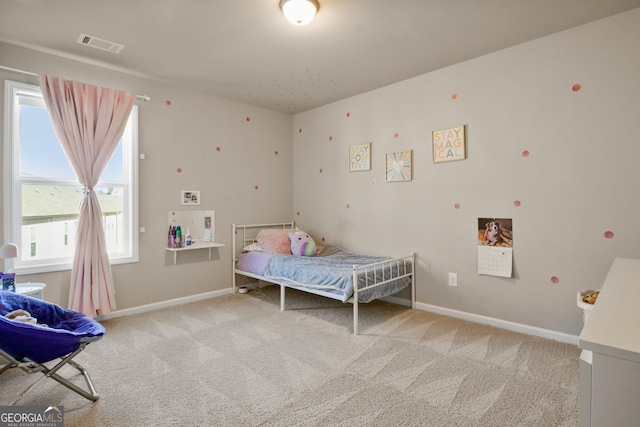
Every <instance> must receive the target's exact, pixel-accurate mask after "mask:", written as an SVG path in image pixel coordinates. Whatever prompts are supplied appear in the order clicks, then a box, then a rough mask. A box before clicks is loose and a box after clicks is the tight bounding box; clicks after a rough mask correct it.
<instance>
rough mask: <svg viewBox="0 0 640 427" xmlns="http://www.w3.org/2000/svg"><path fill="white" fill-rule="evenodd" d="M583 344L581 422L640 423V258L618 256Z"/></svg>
mask: <svg viewBox="0 0 640 427" xmlns="http://www.w3.org/2000/svg"><path fill="white" fill-rule="evenodd" d="M579 347H580V348H581V349H583V355H582V357H581V361H580V384H579V387H580V394H579V425H580V426H594V427H616V426H621V427H629V426H640V260H637V259H628V258H616V259H615V260H614V262H613V265H612V266H611V269H610V270H609V273H608V274H607V277H606V279H605V281H604V284H603V286H602V289H601V290H600V294H599V295H598V299H597V301H596V303H595V305H594V306H593V311H592V312H591V316H590V317H589V320H588V322H587V323H586V324H585V326H584V328H583V329H582V333H581V334H580V340H579ZM589 352H590V353H589ZM589 362H590V363H589Z"/></svg>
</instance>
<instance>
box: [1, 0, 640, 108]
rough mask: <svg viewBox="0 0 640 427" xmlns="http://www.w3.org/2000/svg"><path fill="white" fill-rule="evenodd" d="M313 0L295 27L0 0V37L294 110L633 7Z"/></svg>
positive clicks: (622, 0)
mask: <svg viewBox="0 0 640 427" xmlns="http://www.w3.org/2000/svg"><path fill="white" fill-rule="evenodd" d="M319 2H320V10H319V12H318V15H317V16H316V18H315V20H314V21H312V22H311V24H309V25H307V26H304V27H296V26H294V25H292V24H290V23H288V22H287V21H286V20H285V19H284V17H283V16H282V14H281V12H280V9H279V7H278V3H279V0H0V40H1V41H5V42H8V43H13V44H17V45H20V46H25V47H30V48H34V49H38V50H43V51H46V52H50V53H51V52H53V53H57V54H60V55H63V56H67V57H71V58H74V59H79V60H82V61H87V62H91V63H96V64H99V65H103V66H108V67H110V68H114V69H118V70H124V71H128V72H131V73H134V74H137V75H142V76H146V77H151V78H155V79H159V80H161V81H166V82H171V83H173V84H176V85H179V86H184V87H190V88H197V89H199V90H202V91H206V92H209V93H212V94H216V95H219V96H223V97H226V98H231V99H235V100H238V101H242V102H246V103H249V104H254V105H259V106H262V107H266V108H270V109H274V110H278V111H283V112H288V113H297V112H301V111H305V110H308V109H311V108H314V107H317V106H320V105H324V104H327V103H330V102H333V101H336V100H339V99H344V98H347V97H350V96H353V95H356V94H359V93H363V92H366V91H369V90H372V89H376V88H379V87H382V86H385V85H388V84H391V83H394V82H397V81H401V80H404V79H407V78H410V77H414V76H417V75H420V74H424V73H426V72H429V71H433V70H436V69H439V68H443V67H446V66H449V65H452V64H455V63H458V62H461V61H465V60H468V59H471V58H474V57H478V56H481V55H485V54H487V53H490V52H494V51H497V50H500V49H504V48H507V47H510V46H513V45H516V44H520V43H523V42H526V41H528V40H532V39H535V38H539V37H542V36H545V35H548V34H552V33H556V32H558V31H562V30H565V29H568V28H572V27H575V26H578V25H581V24H585V23H588V22H591V21H594V20H597V19H601V18H605V17H607V16H611V15H614V14H617V13H621V12H624V11H627V10H630V9H634V8H637V7H640V0H393V1H392V0H386V1H385V0H319ZM81 33H85V34H89V35H92V36H95V37H99V38H102V39H106V40H109V41H112V42H116V43H120V44H123V45H124V46H125V48H124V49H123V50H122V52H121V53H120V54H118V55H116V54H112V53H109V52H105V51H101V50H96V49H92V48H89V47H87V46H83V45H80V44H77V43H76V40H77V39H78V37H79V35H80V34H81ZM0 65H5V66H6V65H7V64H4V63H3V62H2V58H0ZM62 77H64V76H62Z"/></svg>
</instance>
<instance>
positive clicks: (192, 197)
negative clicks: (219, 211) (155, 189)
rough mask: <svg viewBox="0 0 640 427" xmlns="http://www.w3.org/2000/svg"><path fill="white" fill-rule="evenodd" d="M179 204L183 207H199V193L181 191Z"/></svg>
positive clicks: (195, 191)
mask: <svg viewBox="0 0 640 427" xmlns="http://www.w3.org/2000/svg"><path fill="white" fill-rule="evenodd" d="M180 203H181V204H182V205H183V206H199V205H200V191H198V190H182V193H181V198H180Z"/></svg>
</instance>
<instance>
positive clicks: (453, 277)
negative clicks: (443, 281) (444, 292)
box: [449, 273, 458, 287]
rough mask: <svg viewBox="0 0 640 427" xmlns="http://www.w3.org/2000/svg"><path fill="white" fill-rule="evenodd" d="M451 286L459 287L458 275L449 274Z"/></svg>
mask: <svg viewBox="0 0 640 427" xmlns="http://www.w3.org/2000/svg"><path fill="white" fill-rule="evenodd" d="M449 286H454V287H456V286H458V273H449Z"/></svg>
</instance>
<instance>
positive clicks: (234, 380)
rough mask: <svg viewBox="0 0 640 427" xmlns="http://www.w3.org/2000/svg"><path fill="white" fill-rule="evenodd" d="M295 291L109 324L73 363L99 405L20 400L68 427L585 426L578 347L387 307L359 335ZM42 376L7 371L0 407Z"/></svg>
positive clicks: (61, 396) (344, 314) (67, 396)
mask: <svg viewBox="0 0 640 427" xmlns="http://www.w3.org/2000/svg"><path fill="white" fill-rule="evenodd" d="M287 295H288V308H289V310H287V311H285V312H281V311H280V310H279V291H278V289H277V288H276V287H268V288H264V289H263V290H258V291H251V292H249V293H248V294H245V295H240V294H236V295H227V296H224V297H220V298H214V299H209V300H206V301H201V302H197V303H191V304H186V305H183V306H179V307H175V308H169V309H162V310H158V311H154V312H151V313H145V314H140V315H135V316H129V317H122V318H116V319H111V320H108V321H105V322H104V325H105V326H106V328H107V334H106V336H105V337H104V338H103V339H102V340H101V341H99V342H97V343H94V344H91V345H89V346H88V347H87V350H85V352H84V353H83V354H80V355H79V356H78V357H77V360H78V361H79V362H80V363H82V364H83V365H84V366H85V367H86V368H87V369H88V370H89V372H90V373H91V376H92V378H93V380H94V383H95V385H96V388H97V390H98V392H99V393H100V396H101V397H100V399H99V400H98V401H97V402H95V403H91V402H89V401H87V400H85V399H83V398H81V397H79V396H78V395H76V394H75V393H73V392H71V391H70V390H68V389H67V388H65V387H63V386H61V385H59V384H58V383H56V382H55V381H52V380H46V381H44V382H42V383H41V384H39V385H38V386H37V387H34V388H33V389H32V390H30V391H29V392H28V393H26V394H25V396H24V397H23V398H22V400H21V401H20V402H19V404H20V405H52V404H57V405H60V406H64V409H65V425H66V426H510V427H511V426H544V427H549V426H575V425H577V379H578V356H579V350H578V348H577V347H575V346H573V345H568V344H563V343H559V342H555V341H550V340H545V339H542V338H537V337H532V336H528V335H521V334H517V333H513V332H509V331H504V330H500V329H497V328H493V327H489V326H483V325H477V324H473V323H469V322H464V321H461V320H457V319H452V318H449V317H444V316H439V315H435V314H431V313H427V312H423V311H419V310H412V309H409V308H406V307H401V306H397V305H394V304H389V303H385V302H379V301H378V302H373V303H371V304H367V305H364V306H361V324H360V330H361V335H360V336H357V337H356V336H353V334H352V333H351V328H352V321H351V313H352V310H351V305H350V304H342V303H339V302H336V301H332V300H328V299H326V298H322V297H315V296H312V295H307V294H303V293H300V292H296V291H288V292H287ZM69 372H73V370H71V369H70V368H69V370H68V371H64V373H69ZM39 376H41V374H25V373H23V372H22V371H20V370H17V369H13V370H11V371H9V372H8V373H5V374H3V375H0V389H1V390H2V393H1V394H0V405H8V404H9V403H10V402H11V401H13V400H14V399H15V398H16V397H17V396H18V395H19V394H20V392H21V391H22V390H23V389H24V388H26V387H27V386H28V385H29V384H31V383H32V382H34V381H35V380H37V379H38V377H39ZM78 380H79V381H82V379H81V377H79V376H78Z"/></svg>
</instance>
